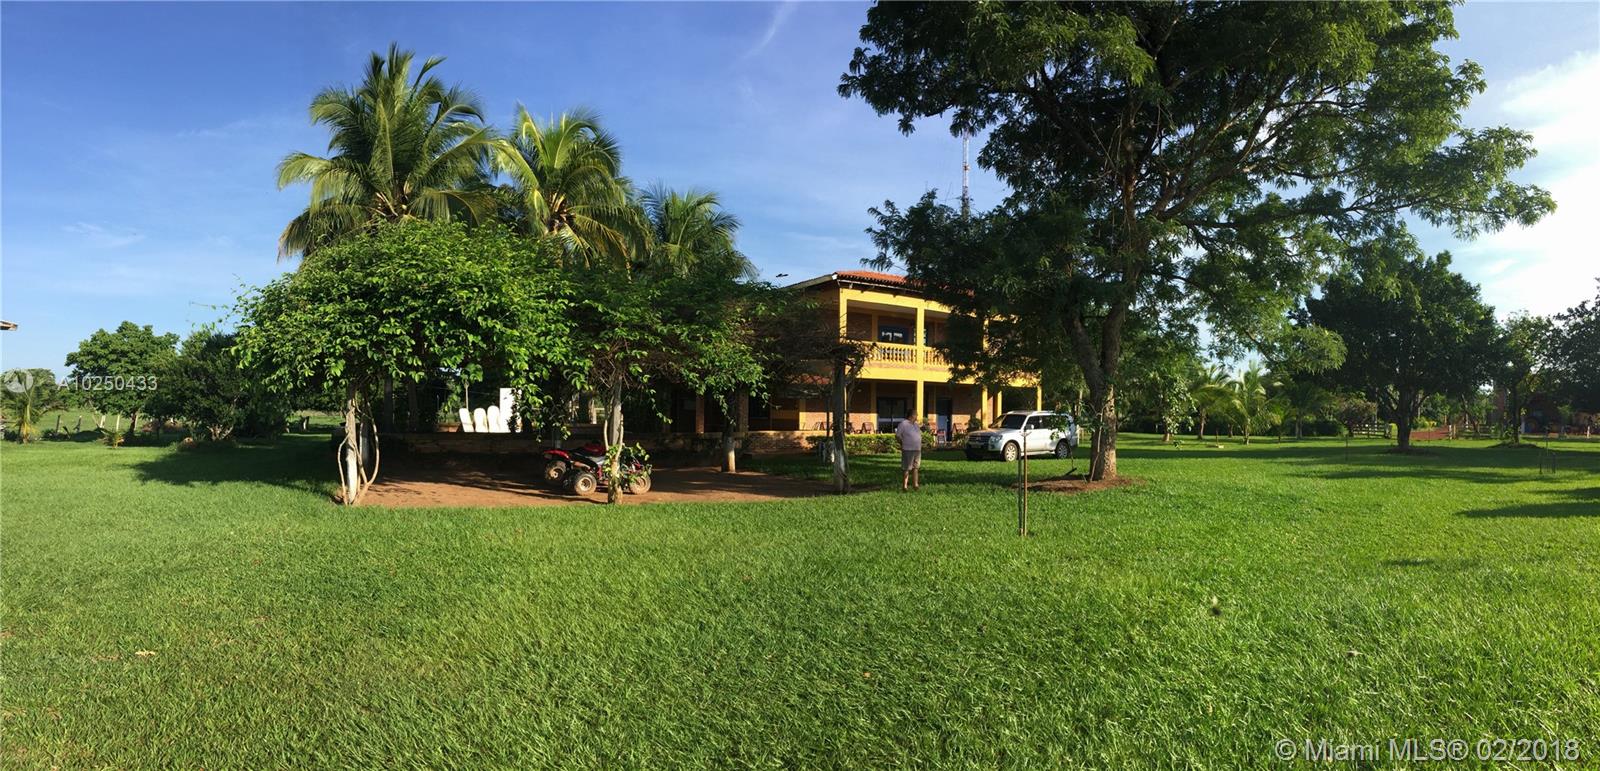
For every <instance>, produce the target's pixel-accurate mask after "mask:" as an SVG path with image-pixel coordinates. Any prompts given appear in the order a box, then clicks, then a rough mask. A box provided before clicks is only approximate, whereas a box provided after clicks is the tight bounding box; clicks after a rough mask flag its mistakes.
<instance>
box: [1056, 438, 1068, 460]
mask: <svg viewBox="0 0 1600 771" xmlns="http://www.w3.org/2000/svg"><path fill="white" fill-rule="evenodd" d="M1071 454H1072V445H1070V444H1067V440H1065V439H1062V440H1061V441H1059V442H1056V457H1057V458H1066V457H1067V456H1069V455H1071Z"/></svg>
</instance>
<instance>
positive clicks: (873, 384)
mask: <svg viewBox="0 0 1600 771" xmlns="http://www.w3.org/2000/svg"><path fill="white" fill-rule="evenodd" d="M867 410H868V412H867V414H868V415H871V416H872V430H873V431H874V432H876V431H877V430H878V381H876V380H869V381H867Z"/></svg>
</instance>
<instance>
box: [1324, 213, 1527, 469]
mask: <svg viewBox="0 0 1600 771" xmlns="http://www.w3.org/2000/svg"><path fill="white" fill-rule="evenodd" d="M1306 310H1307V311H1308V312H1309V314H1310V320H1311V321H1312V322H1313V323H1315V324H1317V325H1318V326H1321V327H1323V328H1325V329H1329V330H1332V331H1334V332H1336V333H1338V335H1339V336H1340V337H1341V338H1343V340H1344V344H1345V348H1346V354H1345V359H1344V363H1343V365H1342V366H1340V367H1339V368H1338V369H1337V370H1333V371H1331V372H1330V373H1329V375H1328V377H1329V379H1330V380H1331V381H1332V382H1333V383H1336V384H1338V385H1339V386H1342V387H1344V388H1347V389H1351V390H1355V391H1359V392H1361V393H1363V394H1365V395H1366V396H1367V398H1369V399H1372V400H1373V401H1376V402H1377V403H1378V405H1379V406H1380V407H1381V408H1382V409H1383V412H1384V416H1385V417H1386V418H1387V419H1389V420H1391V421H1393V422H1394V423H1395V427H1396V429H1397V431H1398V444H1399V447H1400V449H1401V450H1407V449H1410V447H1411V425H1412V423H1413V421H1415V420H1416V417H1417V410H1418V409H1419V408H1420V407H1421V406H1422V402H1423V400H1424V399H1425V398H1427V396H1428V395H1429V394H1445V395H1447V396H1451V397H1460V396H1462V395H1465V394H1467V393H1469V392H1471V391H1473V390H1475V389H1477V388H1478V387H1479V386H1480V385H1482V384H1483V383H1485V382H1488V380H1489V379H1490V377H1491V374H1492V372H1493V368H1494V366H1495V359H1496V358H1497V357H1498V355H1499V352H1498V350H1497V346H1496V343H1495V323H1494V314H1493V311H1492V309H1490V308H1489V307H1488V306H1486V305H1484V304H1483V302H1482V300H1481V299H1479V296H1478V287H1477V286H1475V285H1473V284H1472V283H1471V282H1469V281H1467V280H1466V279H1464V278H1462V277H1461V275H1460V274H1458V273H1455V272H1454V271H1452V270H1450V256H1449V255H1448V254H1440V255H1438V256H1436V257H1432V258H1427V257H1423V256H1422V255H1421V252H1420V251H1419V250H1418V249H1417V246H1416V243H1415V241H1413V240H1412V239H1410V238H1409V237H1406V236H1405V235H1404V234H1403V233H1398V232H1391V233H1389V234H1387V235H1385V236H1383V237H1381V238H1378V239H1374V240H1373V241H1371V242H1368V243H1366V244H1363V245H1362V246H1360V247H1358V248H1356V249H1354V250H1352V259H1351V262H1350V264H1349V265H1348V266H1347V268H1346V269H1345V270H1343V271H1340V272H1339V273H1336V274H1334V275H1333V276H1331V277H1330V278H1329V279H1328V281H1327V283H1326V284H1325V286H1324V287H1323V292H1322V296H1321V297H1318V298H1314V299H1310V300H1307V301H1306Z"/></svg>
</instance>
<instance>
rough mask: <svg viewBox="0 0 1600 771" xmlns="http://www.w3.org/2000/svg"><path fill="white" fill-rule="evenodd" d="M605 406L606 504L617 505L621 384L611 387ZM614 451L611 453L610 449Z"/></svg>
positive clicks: (619, 471)
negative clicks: (607, 480) (607, 479)
mask: <svg viewBox="0 0 1600 771" xmlns="http://www.w3.org/2000/svg"><path fill="white" fill-rule="evenodd" d="M607 401H608V402H609V403H608V404H607V405H606V423H605V443H606V476H607V477H608V478H609V482H608V483H607V484H606V503H617V502H618V501H621V500H622V484H621V476H622V382H621V381H618V382H617V383H616V384H614V385H612V386H611V394H610V398H609V399H608V400H607ZM613 447H615V448H616V450H615V451H613V450H612V448H613Z"/></svg>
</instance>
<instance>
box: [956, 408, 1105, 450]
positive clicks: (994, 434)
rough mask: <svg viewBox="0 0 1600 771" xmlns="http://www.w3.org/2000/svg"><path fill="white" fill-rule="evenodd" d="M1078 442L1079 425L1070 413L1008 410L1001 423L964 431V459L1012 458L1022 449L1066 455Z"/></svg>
mask: <svg viewBox="0 0 1600 771" xmlns="http://www.w3.org/2000/svg"><path fill="white" fill-rule="evenodd" d="M1077 446H1078V425H1077V423H1075V422H1073V420H1072V416H1071V415H1062V414H1059V413H1055V412H1043V411H1038V410H1031V411H1028V412H1008V413H1006V414H1004V415H1002V416H1000V425H998V426H996V427H994V428H991V429H988V430H986V431H973V432H972V433H970V434H967V446H966V450H967V460H978V459H979V458H993V457H996V456H999V457H1000V458H1001V459H1002V460H1006V461H1015V460H1016V459H1017V457H1018V456H1020V455H1021V454H1022V453H1027V454H1029V455H1043V454H1045V453H1049V454H1052V455H1054V456H1056V457H1057V458H1065V457H1067V456H1069V455H1071V454H1072V448H1074V447H1077Z"/></svg>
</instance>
